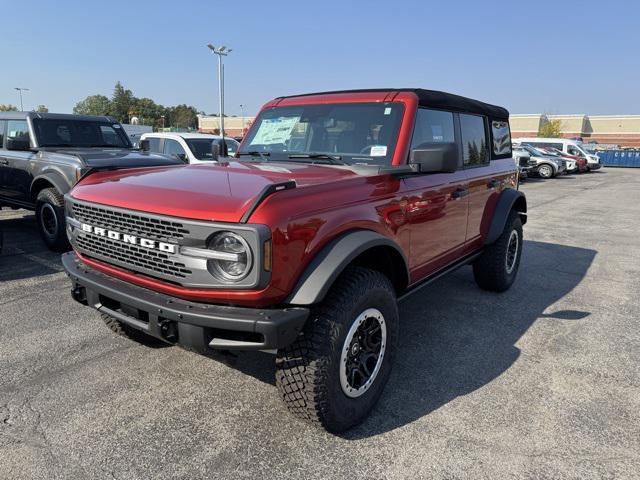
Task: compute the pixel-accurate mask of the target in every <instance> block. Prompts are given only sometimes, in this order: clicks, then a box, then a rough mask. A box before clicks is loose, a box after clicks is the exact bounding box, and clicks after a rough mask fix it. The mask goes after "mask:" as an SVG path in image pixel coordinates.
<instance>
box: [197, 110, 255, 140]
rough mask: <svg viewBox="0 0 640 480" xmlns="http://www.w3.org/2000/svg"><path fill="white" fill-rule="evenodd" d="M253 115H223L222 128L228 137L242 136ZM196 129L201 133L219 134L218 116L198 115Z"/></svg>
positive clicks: (251, 121)
mask: <svg viewBox="0 0 640 480" xmlns="http://www.w3.org/2000/svg"><path fill="white" fill-rule="evenodd" d="M254 119H255V117H227V116H225V117H224V130H225V133H226V135H227V136H228V137H237V138H241V137H244V135H245V133H247V130H248V129H249V127H250V126H251V124H252V123H253V120H254ZM198 131H199V132H201V133H213V134H215V135H219V134H220V117H217V116H212V115H211V116H210V115H198Z"/></svg>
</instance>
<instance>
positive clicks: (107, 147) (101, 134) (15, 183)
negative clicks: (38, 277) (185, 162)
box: [0, 112, 182, 251]
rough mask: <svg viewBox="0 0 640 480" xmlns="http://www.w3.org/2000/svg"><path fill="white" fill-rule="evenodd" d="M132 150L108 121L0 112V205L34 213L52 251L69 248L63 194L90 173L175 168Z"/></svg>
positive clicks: (165, 158) (121, 132)
mask: <svg viewBox="0 0 640 480" xmlns="http://www.w3.org/2000/svg"><path fill="white" fill-rule="evenodd" d="M181 163H182V162H180V161H179V160H177V159H175V158H173V157H169V156H165V155H160V154H155V153H149V152H142V151H139V150H135V149H134V148H133V146H132V145H131V142H130V140H129V137H128V136H127V135H126V133H125V132H124V129H123V128H122V125H120V124H119V123H118V122H117V121H116V120H115V119H113V118H111V117H95V116H83V115H67V114H58V113H36V112H6V113H0V207H2V206H9V207H13V208H27V209H30V210H35V212H36V218H37V221H38V228H39V230H40V233H41V235H42V238H43V239H44V241H45V243H46V244H47V246H48V247H49V248H50V249H52V250H57V251H64V250H67V249H68V248H69V244H68V241H67V236H66V232H65V214H64V199H63V195H64V194H65V193H67V192H68V191H69V190H70V189H71V187H73V185H75V183H76V182H77V181H78V180H79V179H80V178H81V177H82V176H83V175H86V174H87V173H89V172H90V171H92V170H95V169H101V170H102V169H112V168H113V169H115V168H132V167H150V166H157V165H172V164H181Z"/></svg>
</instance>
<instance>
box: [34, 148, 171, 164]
mask: <svg viewBox="0 0 640 480" xmlns="http://www.w3.org/2000/svg"><path fill="white" fill-rule="evenodd" d="M40 150H46V151H54V152H56V153H60V154H62V155H72V156H74V157H77V158H79V159H80V160H82V162H83V163H84V164H85V166H87V167H91V168H104V167H117V168H127V167H132V168H133V167H153V166H156V165H184V162H182V161H181V160H178V159H177V158H174V157H170V156H168V155H163V154H160V153H151V152H143V151H141V150H130V149H126V148H122V149H113V148H69V147H60V148H52V147H48V148H41V149H40Z"/></svg>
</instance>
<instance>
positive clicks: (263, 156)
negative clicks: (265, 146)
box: [237, 150, 271, 162]
mask: <svg viewBox="0 0 640 480" xmlns="http://www.w3.org/2000/svg"><path fill="white" fill-rule="evenodd" d="M237 155H238V156H239V157H241V156H242V155H251V156H252V157H260V158H261V159H262V161H263V162H266V161H268V160H269V159H268V158H267V157H268V156H269V155H271V154H270V153H269V152H259V151H258V150H251V151H250V152H237Z"/></svg>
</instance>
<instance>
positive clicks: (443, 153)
mask: <svg viewBox="0 0 640 480" xmlns="http://www.w3.org/2000/svg"><path fill="white" fill-rule="evenodd" d="M458 158H459V152H458V145H457V144H455V143H453V142H447V143H440V142H438V143H422V144H420V145H418V148H415V149H413V150H411V154H410V157H409V163H410V164H411V165H416V166H417V167H418V170H419V171H420V172H423V173H427V172H432V173H435V172H455V171H456V170H457V169H458Z"/></svg>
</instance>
